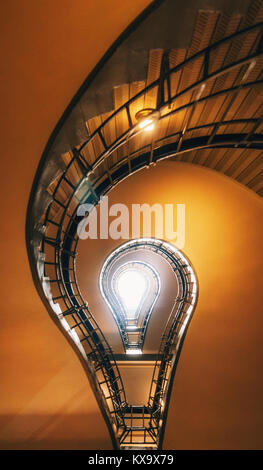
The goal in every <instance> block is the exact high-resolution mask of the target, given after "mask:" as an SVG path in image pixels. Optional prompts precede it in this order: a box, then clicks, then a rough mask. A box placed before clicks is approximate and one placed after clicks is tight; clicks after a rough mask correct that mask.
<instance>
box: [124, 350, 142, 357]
mask: <svg viewBox="0 0 263 470" xmlns="http://www.w3.org/2000/svg"><path fill="white" fill-rule="evenodd" d="M126 354H131V355H133V356H135V355H137V354H142V350H141V349H126Z"/></svg>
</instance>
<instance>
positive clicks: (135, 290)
mask: <svg viewBox="0 0 263 470" xmlns="http://www.w3.org/2000/svg"><path fill="white" fill-rule="evenodd" d="M116 287H117V290H118V293H119V296H120V298H121V301H122V303H123V305H124V307H125V310H126V315H127V318H134V316H135V313H136V311H137V309H138V307H139V305H140V303H141V300H142V298H143V296H144V294H145V293H146V291H147V287H148V283H147V280H146V278H145V276H144V275H143V274H142V273H141V272H140V271H139V270H137V269H128V270H126V271H124V272H122V273H121V274H120V275H119V277H118V279H117V285H116Z"/></svg>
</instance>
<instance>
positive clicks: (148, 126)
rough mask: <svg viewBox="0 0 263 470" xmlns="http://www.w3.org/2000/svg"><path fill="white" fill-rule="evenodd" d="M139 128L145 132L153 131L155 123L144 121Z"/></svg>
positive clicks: (148, 120)
mask: <svg viewBox="0 0 263 470" xmlns="http://www.w3.org/2000/svg"><path fill="white" fill-rule="evenodd" d="M139 128H140V129H144V130H145V131H152V130H153V129H154V122H153V120H152V119H143V121H141V122H139Z"/></svg>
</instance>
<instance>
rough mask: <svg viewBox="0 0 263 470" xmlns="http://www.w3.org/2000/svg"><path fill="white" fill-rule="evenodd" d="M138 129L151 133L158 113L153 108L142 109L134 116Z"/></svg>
mask: <svg viewBox="0 0 263 470" xmlns="http://www.w3.org/2000/svg"><path fill="white" fill-rule="evenodd" d="M135 119H136V120H137V121H138V127H139V129H142V130H145V131H152V130H153V129H154V127H155V124H156V121H157V120H158V119H159V112H158V111H156V110H155V109H153V108H144V109H141V110H140V111H138V112H137V113H136V114H135Z"/></svg>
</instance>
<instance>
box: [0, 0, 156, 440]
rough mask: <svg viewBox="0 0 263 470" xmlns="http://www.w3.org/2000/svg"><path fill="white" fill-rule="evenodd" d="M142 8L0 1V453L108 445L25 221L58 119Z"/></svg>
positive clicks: (78, 1)
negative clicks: (34, 263) (52, 307)
mask: <svg viewBox="0 0 263 470" xmlns="http://www.w3.org/2000/svg"><path fill="white" fill-rule="evenodd" d="M149 3H150V2H149V1H147V0H125V2H123V1H121V0H111V1H108V0H96V1H87V0H74V1H72V0H55V1H54V0H38V1H34V0H9V1H4V2H1V3H0V18H1V28H0V35H1V38H0V48H1V87H0V90H1V110H2V112H1V145H2V152H1V174H2V178H1V216H2V224H1V234H0V236H1V242H0V243H1V244H0V247H1V263H0V264H1V288H2V295H1V308H0V310H1V329H0V344H1V347H0V356H1V357H0V368H1V370H0V376H1V392H0V446H1V448H12V447H23V448H28V447H29V448H32V447H33V448H34V447H36V448H39V447H45V446H46V447H50V446H51V447H56V446H59V447H60V446H62V447H67V446H68V445H69V446H70V447H71V448H72V447H73V448H74V447H83V448H84V447H85V448H92V447H93V448H94V447H95V448H99V447H100V448H101V447H103V448H110V447H111V442H110V439H109V435H108V432H107V429H106V426H105V424H104V421H103V419H102V417H101V416H100V413H99V410H98V407H97V404H96V402H95V399H94V398H93V395H92V393H91V390H90V387H89V384H88V382H87V378H86V376H85V373H84V372H83V370H82V367H81V365H80V363H79V361H78V359H77V358H76V357H75V354H74V352H73V351H71V348H69V346H68V344H67V342H66V341H65V338H64V337H63V336H62V335H61V333H60V332H59V331H57V329H56V327H55V326H54V324H53V323H52V321H51V320H50V318H49V316H48V314H47V313H46V311H45V309H44V307H43V305H42V303H41V301H40V299H39V297H38V295H37V293H36V290H35V288H34V285H33V282H32V279H31V273H30V269H29V265H28V260H27V253H26V245H25V217H26V208H27V202H28V198H29V194H30V190H31V185H32V182H33V177H34V175H35V172H36V169H37V165H38V162H39V159H40V156H41V154H42V152H43V150H44V147H45V145H46V142H47V140H48V138H49V135H50V133H51V132H52V130H53V128H54V126H55V125H56V123H57V121H58V119H59V118H60V116H61V114H62V113H63V112H64V110H65V108H66V106H67V105H68V103H69V101H70V100H71V99H72V97H73V95H74V94H75V93H76V91H77V89H78V88H79V87H80V85H81V84H82V82H83V80H84V79H85V78H86V76H87V74H88V73H89V72H90V71H91V70H92V68H93V67H94V66H95V65H96V63H97V62H98V61H99V59H100V58H101V56H102V55H103V54H104V53H105V51H106V50H107V49H108V47H109V46H110V45H111V44H112V42H113V41H114V40H115V39H116V38H117V37H118V36H119V34H120V33H121V32H122V31H123V29H124V28H125V27H126V26H128V24H129V23H130V22H131V21H132V20H133V19H134V18H135V17H136V16H137V15H138V14H139V13H140V11H141V10H142V9H143V8H145V7H146V6H147V4H149ZM72 377H73V379H72ZM91 423H92V429H91V427H90V426H91ZM69 443H70V444H69Z"/></svg>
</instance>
